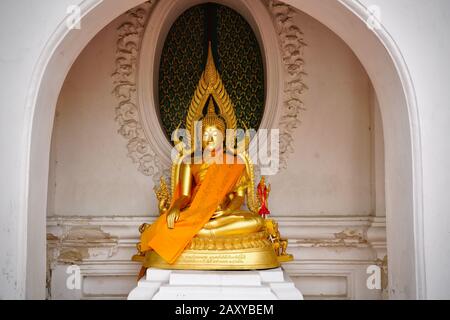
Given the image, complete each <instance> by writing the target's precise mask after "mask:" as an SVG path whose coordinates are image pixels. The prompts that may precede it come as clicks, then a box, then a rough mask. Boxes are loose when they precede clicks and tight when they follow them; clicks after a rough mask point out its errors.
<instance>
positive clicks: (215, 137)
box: [202, 99, 225, 152]
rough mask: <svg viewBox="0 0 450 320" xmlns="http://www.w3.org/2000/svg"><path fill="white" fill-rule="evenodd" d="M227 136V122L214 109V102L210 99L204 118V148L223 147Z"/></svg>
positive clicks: (217, 148)
mask: <svg viewBox="0 0 450 320" xmlns="http://www.w3.org/2000/svg"><path fill="white" fill-rule="evenodd" d="M224 137H225V122H224V121H223V119H222V118H220V117H219V116H218V115H217V114H216V111H215V109H214V102H213V101H212V99H210V100H209V104H208V112H207V114H206V116H204V117H203V119H202V147H203V150H207V151H210V152H211V151H214V150H219V149H221V148H222V147H223V139H224Z"/></svg>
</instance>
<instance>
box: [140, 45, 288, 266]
mask: <svg viewBox="0 0 450 320" xmlns="http://www.w3.org/2000/svg"><path fill="white" fill-rule="evenodd" d="M216 106H217V108H218V110H219V114H217V113H216V111H215V109H216ZM205 107H206V108H207V112H206V115H203V109H204V108H205ZM195 121H201V124H202V127H201V128H202V130H201V142H202V143H201V145H202V150H203V151H204V152H203V153H202V161H192V160H193V159H194V158H195V155H194V154H195V152H194V150H193V149H190V150H185V149H184V148H183V149H182V150H180V153H179V155H178V157H177V159H176V160H175V161H174V163H173V165H172V178H171V179H172V181H171V191H169V188H168V187H167V185H166V183H165V180H164V179H163V178H161V184H160V187H159V189H157V190H156V196H157V198H158V201H159V210H160V216H159V217H158V218H157V219H156V221H155V222H154V223H153V224H151V225H149V224H143V225H142V226H141V227H140V232H141V241H140V243H139V244H138V251H139V253H138V254H137V255H135V256H134V257H133V260H136V261H141V262H142V264H143V267H144V268H148V267H157V268H169V269H209V270H220V269H222V270H224V269H240V270H249V269H268V268H275V267H278V266H280V262H285V261H290V260H292V256H291V255H289V254H287V253H286V247H287V240H285V239H281V237H280V234H279V232H278V225H277V224H276V222H274V221H273V220H272V219H265V218H263V217H261V216H260V215H259V214H258V212H259V209H260V207H261V206H260V204H259V201H258V199H257V197H256V196H255V187H254V172H253V165H252V163H251V161H250V157H249V156H248V154H247V153H246V152H245V151H241V152H237V151H236V150H231V151H230V150H228V148H224V137H225V132H226V131H225V130H226V129H236V127H237V126H236V117H235V114H234V106H233V104H232V103H231V101H230V98H229V96H228V94H227V92H226V90H225V88H224V86H223V83H222V80H221V78H220V75H219V73H218V72H217V70H216V67H215V65H214V60H213V57H212V51H211V44H209V48H208V58H207V63H206V68H205V70H204V71H203V73H202V76H201V78H200V81H199V84H198V86H197V89H196V91H195V94H194V97H193V98H192V101H191V104H190V107H189V112H188V115H187V119H186V127H187V128H186V129H187V130H188V131H189V132H190V133H191V137H194V133H195V132H194V122H195ZM179 142H180V141H176V145H177V143H179ZM230 156H231V157H230ZM230 158H231V159H232V161H231V162H232V163H229V162H230V161H229V159H230ZM227 159H228V160H227ZM244 203H246V205H247V207H248V210H243V206H244ZM280 248H282V249H283V250H280Z"/></svg>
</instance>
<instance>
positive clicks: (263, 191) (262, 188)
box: [257, 177, 270, 219]
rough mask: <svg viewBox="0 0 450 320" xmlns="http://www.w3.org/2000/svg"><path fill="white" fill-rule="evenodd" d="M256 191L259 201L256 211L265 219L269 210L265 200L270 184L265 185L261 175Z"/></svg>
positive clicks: (266, 199)
mask: <svg viewBox="0 0 450 320" xmlns="http://www.w3.org/2000/svg"><path fill="white" fill-rule="evenodd" d="M257 192H258V198H259V201H260V203H261V206H260V208H259V211H258V213H259V214H260V215H261V216H262V217H263V218H264V219H265V218H266V215H269V214H270V211H269V209H268V208H267V206H268V204H267V201H268V198H269V193H270V184H269V186H266V183H265V179H264V177H262V178H261V181H260V182H259V183H258V188H257Z"/></svg>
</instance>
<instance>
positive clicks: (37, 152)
mask: <svg viewBox="0 0 450 320" xmlns="http://www.w3.org/2000/svg"><path fill="white" fill-rule="evenodd" d="M140 2H141V1H139V0H126V1H120V3H119V2H102V1H89V2H83V7H82V16H83V18H82V21H81V22H82V24H83V28H82V29H81V30H68V29H67V28H66V26H65V24H64V23H62V24H61V26H60V27H59V28H58V29H57V30H56V31H55V33H54V34H53V36H52V38H51V39H50V41H49V42H48V44H47V46H46V47H45V49H44V51H43V53H42V55H41V58H40V60H39V62H38V66H37V68H36V71H35V73H34V81H33V84H32V86H31V88H30V94H29V97H30V98H29V101H28V105H30V106H32V108H30V116H29V119H30V120H29V124H28V126H27V130H28V131H27V132H28V135H27V143H28V151H29V158H28V168H29V169H28V170H29V172H28V176H27V179H26V185H27V186H28V189H27V190H26V191H24V194H25V195H27V207H26V208H25V210H24V211H22V212H21V216H20V217H19V220H20V221H21V227H22V229H23V230H24V232H23V233H22V237H21V241H20V247H21V251H20V252H19V262H20V263H19V265H20V269H21V271H23V272H22V274H24V275H25V274H26V278H23V279H20V280H21V281H22V283H21V285H19V287H22V288H24V291H23V293H22V294H23V295H24V296H26V297H27V298H44V297H45V270H46V267H45V250H46V249H45V244H46V241H45V218H46V203H47V185H48V171H49V170H48V169H49V154H50V144H51V132H52V127H53V126H52V124H53V119H54V112H55V106H56V101H57V98H58V95H59V92H60V89H61V86H62V84H63V81H64V78H65V76H66V75H67V72H68V71H69V69H70V66H71V64H72V63H73V61H74V60H75V58H76V57H77V56H78V55H79V53H80V52H81V50H82V49H83V48H84V47H85V46H86V44H87V43H88V42H89V41H90V40H91V39H92V38H93V37H94V36H95V34H96V33H97V32H98V31H99V30H100V29H101V28H102V27H104V26H105V25H106V24H108V23H109V22H110V21H111V20H112V19H114V18H115V17H117V16H118V15H119V14H121V13H122V12H124V11H126V10H127V9H130V8H132V7H134V6H136V5H138V4H139V3H140ZM286 2H287V3H289V4H290V5H291V6H293V7H295V8H297V9H299V10H301V11H303V12H305V13H307V14H309V15H311V16H312V17H314V18H316V19H317V20H319V21H321V22H322V23H323V24H325V25H327V26H328V27H329V28H330V29H331V30H333V31H334V32H335V33H336V34H338V35H339V36H340V37H341V38H342V39H343V40H344V41H346V42H347V44H348V45H349V46H350V47H351V48H352V49H353V51H354V52H355V54H356V55H357V56H358V58H359V59H360V61H361V62H362V64H363V65H364V67H365V69H366V70H367V72H368V74H369V77H370V78H371V80H372V83H373V85H374V89H375V92H376V94H377V97H378V100H379V104H380V109H381V113H382V118H383V131H384V138H385V157H386V214H387V233H388V255H389V257H390V260H389V281H390V285H389V287H390V290H391V292H390V294H391V297H394V298H395V297H399V298H416V297H419V298H420V297H421V298H423V297H426V295H425V294H426V293H425V285H424V275H425V270H424V263H423V235H422V229H421V228H422V211H421V199H422V194H421V187H422V181H421V174H420V172H421V162H420V141H419V138H418V137H419V123H418V118H417V110H416V103H415V96H414V90H413V87H412V84H411V81H410V78H409V75H408V71H407V68H406V66H405V65H404V62H403V60H402V58H401V54H400V53H399V52H398V49H397V48H396V46H395V43H394V42H393V40H392V39H391V38H390V37H389V36H388V34H387V32H386V31H385V30H383V29H377V30H375V31H374V32H373V31H371V30H369V29H368V28H367V26H366V24H365V21H366V19H367V18H368V12H367V10H366V9H365V8H364V7H362V6H361V5H360V4H359V3H357V2H353V1H349V0H346V1H331V0H327V1H321V2H317V1H314V0H298V1H295V0H290V1H286ZM336 17H340V18H339V19H337V18H336ZM387 83H388V84H389V85H386V84H387ZM25 288H26V289H25ZM25 292H26V293H25Z"/></svg>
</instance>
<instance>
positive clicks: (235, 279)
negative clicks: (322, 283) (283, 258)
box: [128, 268, 303, 300]
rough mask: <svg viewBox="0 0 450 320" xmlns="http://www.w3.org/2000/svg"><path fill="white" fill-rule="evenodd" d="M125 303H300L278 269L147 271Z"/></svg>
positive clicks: (287, 279)
mask: <svg viewBox="0 0 450 320" xmlns="http://www.w3.org/2000/svg"><path fill="white" fill-rule="evenodd" d="M128 300H303V296H302V294H301V292H300V291H299V290H298V289H297V288H296V287H295V286H294V283H293V282H292V281H291V279H290V278H289V276H288V275H287V274H286V272H285V271H284V270H283V269H282V268H276V269H269V270H255V271H201V270H165V269H155V268H150V269H148V270H147V274H146V277H145V279H144V278H143V279H141V280H140V281H139V282H138V285H137V287H136V288H134V289H133V290H132V291H131V292H130V294H129V295H128Z"/></svg>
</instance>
